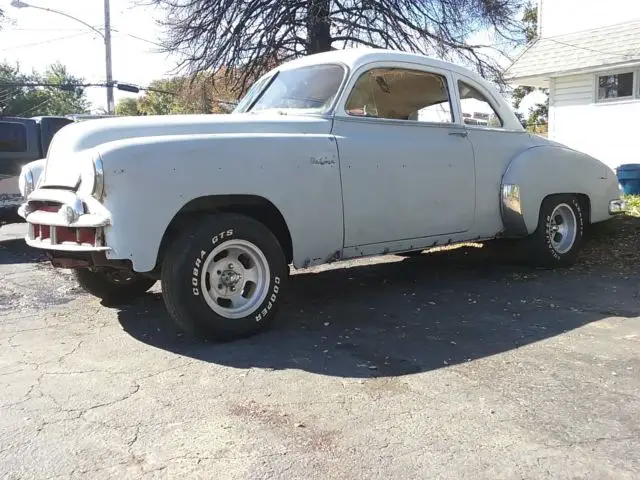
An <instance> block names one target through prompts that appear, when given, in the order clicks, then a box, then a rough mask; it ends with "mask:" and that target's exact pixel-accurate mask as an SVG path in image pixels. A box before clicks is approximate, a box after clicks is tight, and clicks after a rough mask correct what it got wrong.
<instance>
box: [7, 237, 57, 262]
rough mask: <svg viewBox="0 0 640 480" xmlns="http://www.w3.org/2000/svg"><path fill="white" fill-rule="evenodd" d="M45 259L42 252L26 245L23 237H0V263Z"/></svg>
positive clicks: (40, 260)
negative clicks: (4, 238)
mask: <svg viewBox="0 0 640 480" xmlns="http://www.w3.org/2000/svg"><path fill="white" fill-rule="evenodd" d="M45 260H46V257H45V256H44V254H43V253H42V252H40V251H38V250H36V249H35V248H31V247H30V246H29V245H27V243H26V242H25V241H24V238H10V239H8V240H2V239H0V265H19V264H26V263H38V262H43V261H45Z"/></svg>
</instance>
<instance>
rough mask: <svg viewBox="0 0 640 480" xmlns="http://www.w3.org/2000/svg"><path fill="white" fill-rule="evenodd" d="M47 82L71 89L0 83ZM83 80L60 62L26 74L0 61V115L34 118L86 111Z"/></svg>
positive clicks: (87, 108)
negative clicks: (43, 70) (71, 73)
mask: <svg viewBox="0 0 640 480" xmlns="http://www.w3.org/2000/svg"><path fill="white" fill-rule="evenodd" d="M25 83H46V84H56V85H59V84H65V85H72V87H71V89H70V90H62V89H60V88H58V87H22V86H3V84H25ZM82 83H83V80H82V79H81V78H77V77H74V76H72V75H70V74H69V72H68V71H67V69H66V67H65V66H64V65H62V64H60V63H55V64H53V65H50V66H49V67H48V68H47V69H46V70H45V72H44V73H39V72H35V71H34V72H32V73H31V74H25V73H22V72H21V71H20V67H19V66H17V65H16V66H12V65H10V64H8V63H0V115H9V116H24V117H34V116H38V115H70V114H74V113H85V112H87V111H88V110H89V103H88V101H87V99H86V96H85V92H84V89H83V88H82V87H81V86H80V85H82Z"/></svg>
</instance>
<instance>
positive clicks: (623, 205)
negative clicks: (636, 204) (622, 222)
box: [609, 199, 627, 215]
mask: <svg viewBox="0 0 640 480" xmlns="http://www.w3.org/2000/svg"><path fill="white" fill-rule="evenodd" d="M626 210H627V202H625V201H624V200H620V199H616V200H611V201H610V202H609V215H618V214H620V213H624V212H625V211H626Z"/></svg>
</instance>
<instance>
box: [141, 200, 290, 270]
mask: <svg viewBox="0 0 640 480" xmlns="http://www.w3.org/2000/svg"><path fill="white" fill-rule="evenodd" d="M212 213H238V214H241V215H246V216H248V217H251V218H253V219H254V220H257V221H259V222H260V223H262V224H263V225H264V226H265V227H267V228H268V229H269V230H271V232H272V233H273V234H274V235H275V236H276V238H277V239H278V242H279V243H280V246H281V247H282V250H283V251H284V254H285V257H286V259H287V263H291V262H292V261H293V242H292V240H291V233H290V232H289V227H288V226H287V222H286V221H285V219H284V217H283V216H282V214H281V213H280V211H279V210H278V209H277V208H276V206H275V205H274V204H273V203H271V202H270V201H269V200H267V199H266V198H264V197H259V196H257V195H211V196H206V197H199V198H196V199H194V200H191V201H190V202H189V203H187V204H186V205H185V206H184V207H182V208H181V209H180V211H179V212H178V213H176V215H175V216H174V217H173V219H172V220H171V222H170V223H169V226H168V227H167V229H166V230H165V232H164V235H163V237H162V241H161V243H160V249H159V251H158V258H157V260H156V267H155V269H154V271H159V269H160V265H161V261H162V258H163V257H164V252H165V251H166V249H167V247H168V246H169V245H170V244H171V242H172V241H173V239H174V238H176V237H177V236H178V235H179V234H180V233H181V232H182V230H183V229H184V228H185V227H186V226H187V225H188V224H189V223H191V222H193V221H194V220H195V219H197V218H198V217H201V216H202V215H208V214H212Z"/></svg>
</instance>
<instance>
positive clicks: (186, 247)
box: [161, 214, 288, 341]
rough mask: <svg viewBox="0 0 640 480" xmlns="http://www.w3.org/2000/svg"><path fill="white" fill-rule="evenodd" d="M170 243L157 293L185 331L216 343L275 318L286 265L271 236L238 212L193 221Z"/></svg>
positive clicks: (243, 334) (255, 330)
mask: <svg viewBox="0 0 640 480" xmlns="http://www.w3.org/2000/svg"><path fill="white" fill-rule="evenodd" d="M186 228H187V231H186V232H185V233H183V234H182V235H181V236H180V237H178V238H177V239H176V240H175V241H174V242H173V243H172V244H171V245H170V247H169V249H168V250H167V252H166V255H165V257H164V260H163V264H162V275H161V278H162V293H163V296H164V300H165V304H166V307H167V310H168V311H169V314H170V315H171V316H172V317H173V319H174V320H175V322H176V324H177V325H178V326H179V327H180V328H182V329H183V330H186V331H187V332H189V333H192V334H195V335H198V336H203V337H205V338H208V339H212V340H217V341H231V340H236V339H239V338H244V337H249V336H251V335H255V334H256V333H258V332H259V331H261V330H263V329H264V328H266V327H267V326H268V325H269V324H270V323H271V322H272V321H273V318H274V317H275V314H276V311H277V310H278V306H279V304H280V299H281V297H282V294H283V291H284V287H285V283H286V280H287V277H288V266H287V263H286V259H285V256H284V252H283V250H282V247H281V246H280V244H279V242H278V240H277V239H276V237H275V235H274V234H273V233H272V232H271V231H270V230H269V229H268V228H266V227H265V226H264V225H263V224H261V223H260V222H258V221H256V220H254V219H252V218H250V217H246V216H244V215H237V214H218V215H212V216H208V217H204V218H201V219H198V220H197V221H196V222H194V223H192V224H191V225H189V226H187V227H186Z"/></svg>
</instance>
